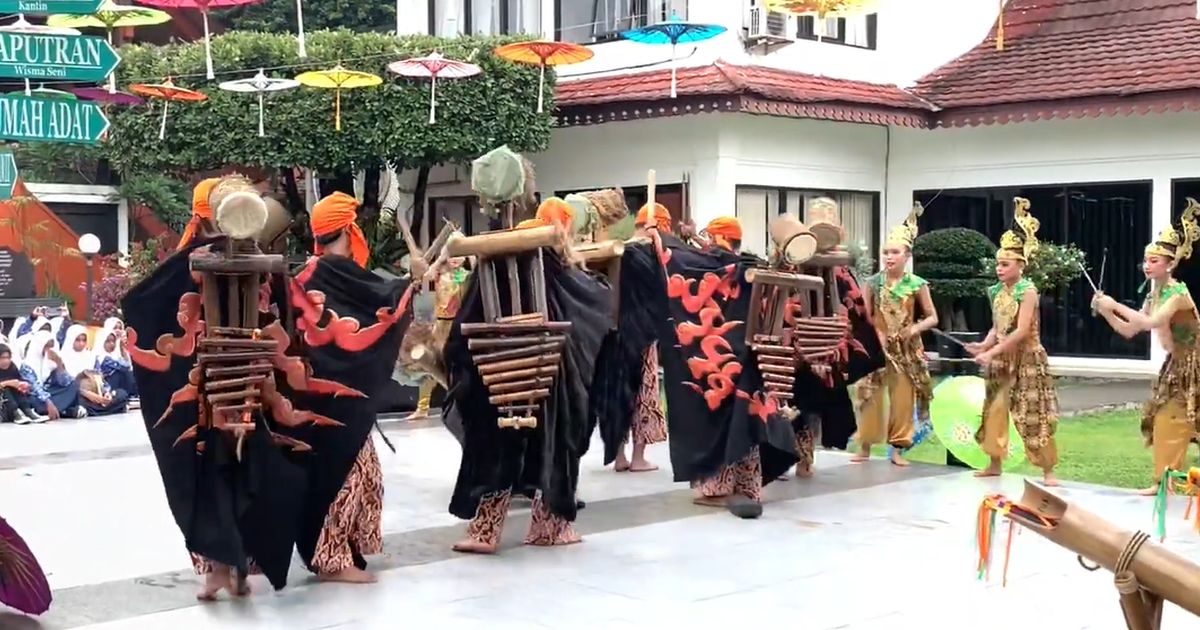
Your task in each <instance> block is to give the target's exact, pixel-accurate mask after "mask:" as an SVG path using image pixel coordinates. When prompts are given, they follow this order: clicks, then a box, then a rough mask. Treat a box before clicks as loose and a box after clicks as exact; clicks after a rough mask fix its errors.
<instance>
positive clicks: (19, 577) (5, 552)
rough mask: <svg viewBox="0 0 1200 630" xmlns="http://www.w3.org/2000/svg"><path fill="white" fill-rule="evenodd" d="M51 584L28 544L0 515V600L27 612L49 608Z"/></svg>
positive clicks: (37, 611)
mask: <svg viewBox="0 0 1200 630" xmlns="http://www.w3.org/2000/svg"><path fill="white" fill-rule="evenodd" d="M51 599H52V596H51V595H50V584H49V582H47V581H46V573H45V571H42V567H41V565H39V564H38V561H37V558H34V557H33V552H32V551H30V550H29V545H27V544H25V541H24V540H23V539H22V538H21V536H20V535H19V534H17V532H16V531H15V530H14V529H13V528H12V526H11V525H9V524H8V521H6V520H4V519H3V518H0V603H2V604H5V605H7V606H11V607H12V608H16V609H17V610H19V611H21V612H23V613H26V614H30V615H40V614H42V613H44V612H46V611H47V610H50V600H51Z"/></svg>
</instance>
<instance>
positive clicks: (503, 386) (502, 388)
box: [488, 377, 554, 394]
mask: <svg viewBox="0 0 1200 630" xmlns="http://www.w3.org/2000/svg"><path fill="white" fill-rule="evenodd" d="M552 383H554V379H552V378H545V377H539V378H531V379H528V380H524V381H512V382H511V383H497V384H495V385H492V386H491V387H489V388H488V391H489V392H491V393H493V394H504V393H507V392H515V391H521V390H524V389H541V388H546V387H550V385H551V384H552Z"/></svg>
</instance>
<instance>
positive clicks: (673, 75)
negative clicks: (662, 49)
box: [671, 42, 678, 98]
mask: <svg viewBox="0 0 1200 630" xmlns="http://www.w3.org/2000/svg"><path fill="white" fill-rule="evenodd" d="M677 65H678V64H677V63H676V62H675V42H671V98H675V97H676V96H677V93H676V92H675V67H676V66H677Z"/></svg>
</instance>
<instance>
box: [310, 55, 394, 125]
mask: <svg viewBox="0 0 1200 630" xmlns="http://www.w3.org/2000/svg"><path fill="white" fill-rule="evenodd" d="M296 80H297V81H299V82H300V85H307V86H308V87H315V88H320V89H323V90H333V128H334V129H336V130H337V131H341V130H342V90H353V89H355V88H364V87H373V86H376V85H379V84H380V83H383V78H382V77H380V76H377V75H374V74H371V73H370V72H358V71H357V70H347V69H345V68H343V67H342V65H341V64H338V65H336V66H334V67H333V68H330V69H329V70H313V71H311V72H305V73H303V74H301V75H299V76H297V77H296Z"/></svg>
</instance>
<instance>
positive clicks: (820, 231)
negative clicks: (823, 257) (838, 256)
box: [805, 197, 846, 252]
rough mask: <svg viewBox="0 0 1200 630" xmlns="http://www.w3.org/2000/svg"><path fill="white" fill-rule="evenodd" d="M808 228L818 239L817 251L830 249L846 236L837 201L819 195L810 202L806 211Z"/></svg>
mask: <svg viewBox="0 0 1200 630" xmlns="http://www.w3.org/2000/svg"><path fill="white" fill-rule="evenodd" d="M805 218H807V219H808V229H809V231H810V232H812V234H813V236H815V237H816V239H817V251H821V252H825V251H829V250H831V249H833V248H835V247H837V246H838V245H841V244H842V241H843V240H845V238H846V231H845V230H843V229H842V220H841V214H840V213H839V212H838V206H837V202H836V201H834V200H833V199H831V198H829V197H818V198H816V199H813V200H812V201H811V202H810V203H809V204H808V209H807V210H806V213H805Z"/></svg>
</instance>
